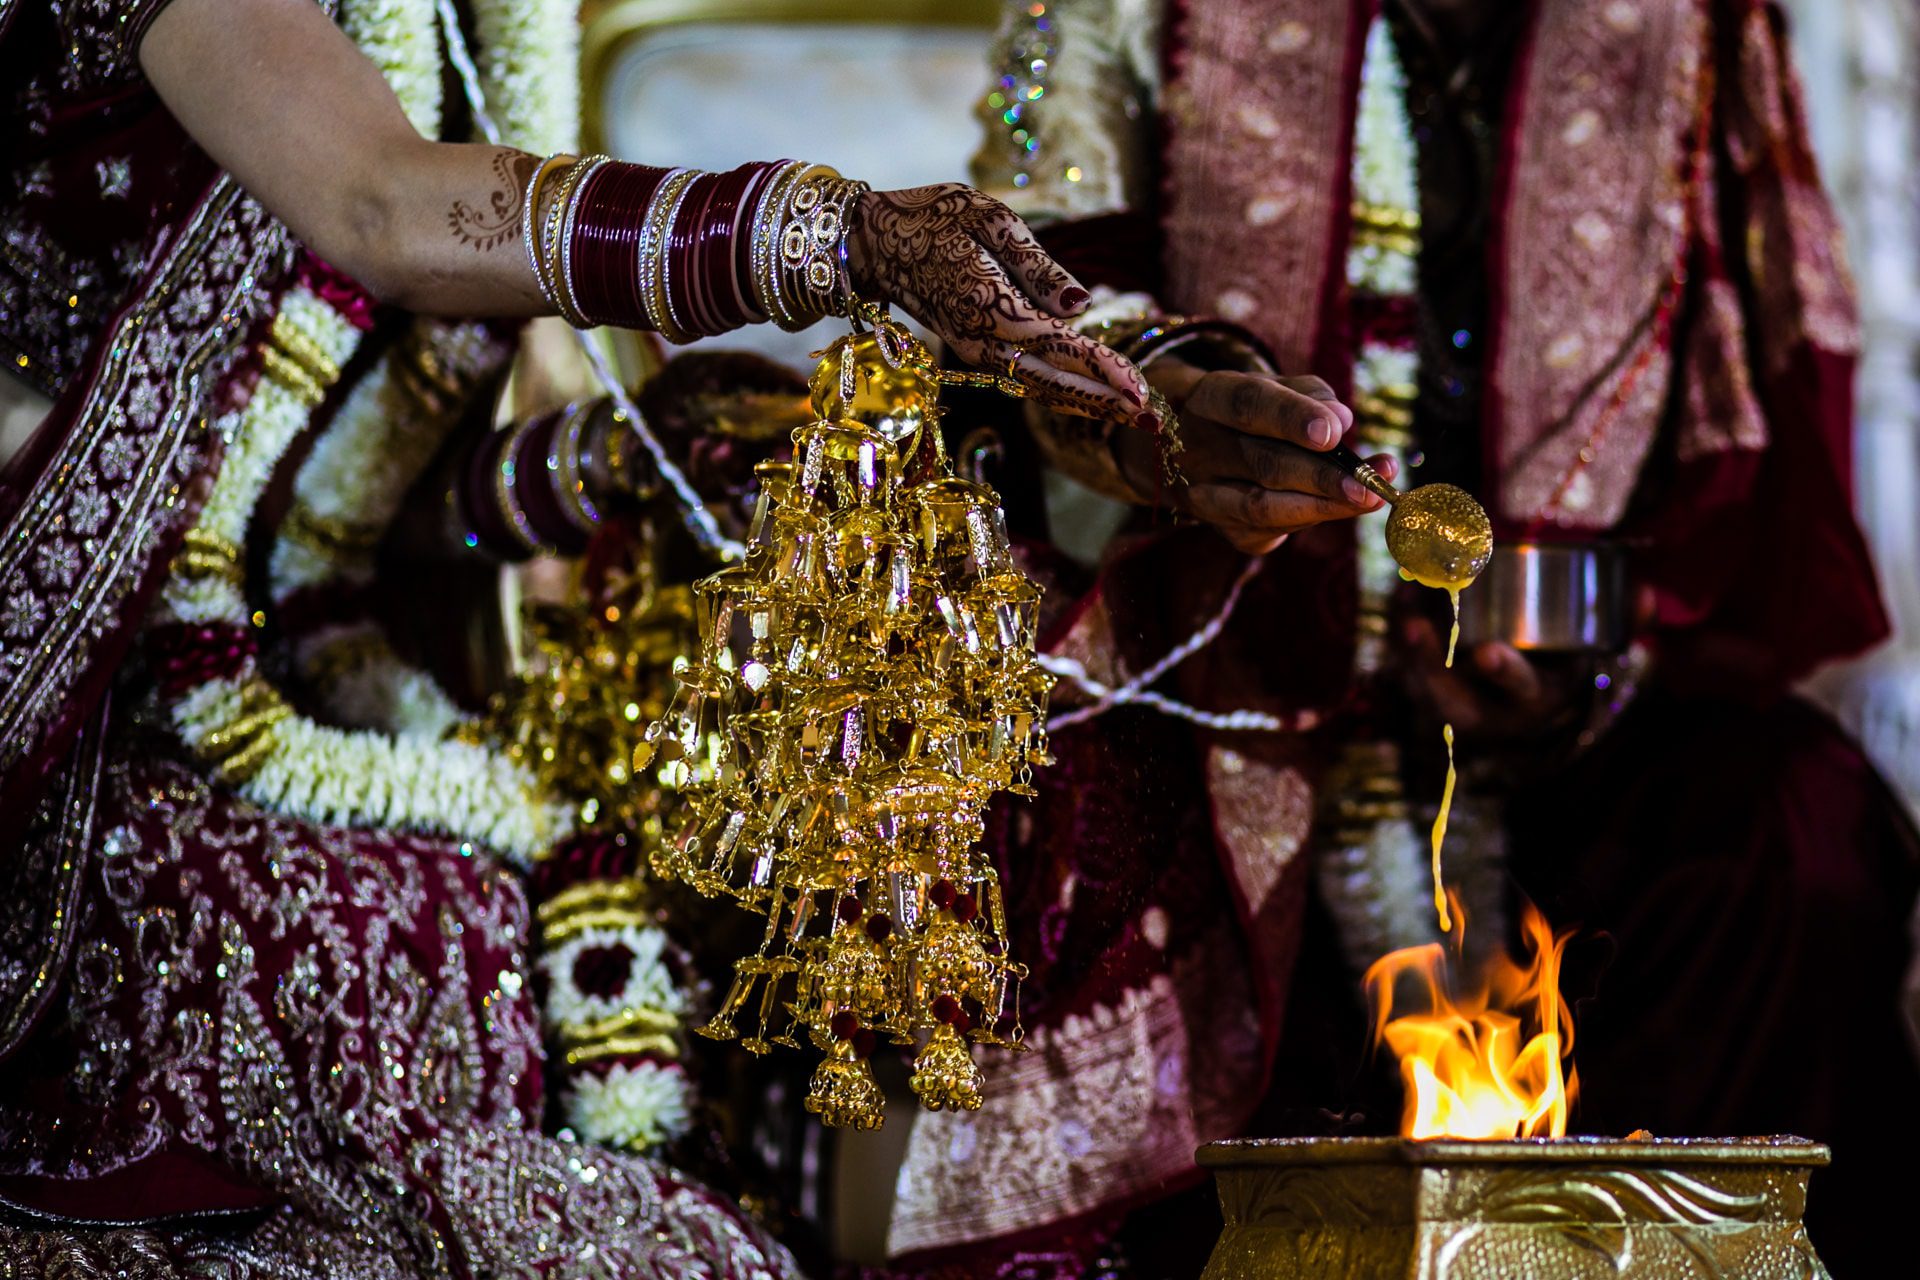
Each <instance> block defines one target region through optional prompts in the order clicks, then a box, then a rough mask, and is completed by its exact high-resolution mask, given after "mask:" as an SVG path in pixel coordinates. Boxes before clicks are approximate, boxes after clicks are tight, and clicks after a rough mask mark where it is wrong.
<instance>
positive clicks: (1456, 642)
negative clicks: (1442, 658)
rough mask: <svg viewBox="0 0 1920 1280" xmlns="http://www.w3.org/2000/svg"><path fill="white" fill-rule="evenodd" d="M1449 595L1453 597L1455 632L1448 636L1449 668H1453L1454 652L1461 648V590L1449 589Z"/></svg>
mask: <svg viewBox="0 0 1920 1280" xmlns="http://www.w3.org/2000/svg"><path fill="white" fill-rule="evenodd" d="M1447 594H1448V595H1450V596H1452V597H1453V631H1452V632H1451V633H1450V634H1449V635H1448V636H1447V666H1448V668H1449V669H1451V668H1452V666H1453V651H1454V650H1455V649H1457V648H1459V647H1460V588H1458V587H1448V588H1447Z"/></svg>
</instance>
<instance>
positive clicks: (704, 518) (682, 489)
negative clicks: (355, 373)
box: [437, 0, 747, 561]
mask: <svg viewBox="0 0 1920 1280" xmlns="http://www.w3.org/2000/svg"><path fill="white" fill-rule="evenodd" d="M437 3H438V5H439V10H440V27H441V30H442V32H443V34H444V35H445V38H446V42H447V58H448V60H449V61H451V62H452V63H453V66H454V70H456V71H458V72H459V73H460V84H461V87H462V88H464V89H465V90H466V94H467V104H468V106H469V108H470V109H471V110H472V112H473V122H474V124H476V125H478V126H479V128H480V132H481V133H482V134H484V135H486V139H487V141H488V142H491V143H493V144H494V145H495V146H499V145H500V127H499V126H498V125H497V124H495V123H494V120H493V117H492V115H490V114H489V113H488V111H487V101H486V95H485V93H483V92H482V91H481V88H480V72H479V69H478V68H476V67H475V66H474V65H473V55H472V53H471V52H469V51H468V49H467V38H466V36H465V34H463V33H462V32H461V30H460V16H459V14H458V13H456V12H455V11H454V7H453V0H437ZM574 339H575V341H577V342H578V343H579V344H580V349H581V350H582V351H584V352H585V353H586V356H587V363H588V364H590V365H592V366H593V373H594V376H595V377H596V378H598V379H599V380H600V385H601V387H602V388H603V389H605V391H606V393H607V395H608V396H609V397H611V398H612V400H613V403H614V407H615V408H617V409H618V410H619V411H620V412H621V413H622V414H623V415H625V417H626V419H627V421H628V422H629V423H631V424H632V425H633V431H634V434H635V435H637V436H639V437H640V444H641V446H642V447H643V448H645V449H646V451H647V454H648V456H650V457H651V458H652V459H653V465H654V466H655V467H656V468H658V469H659V472H660V478H661V479H663V480H665V481H666V482H667V487H668V488H670V489H672V490H673V494H674V496H675V497H676V498H678V499H679V500H680V506H681V508H682V509H683V511H684V512H685V520H686V526H687V531H688V532H689V533H691V534H692V535H693V537H694V540H695V541H696V542H698V543H699V544H700V545H701V547H703V548H704V549H706V550H707V551H710V552H712V553H713V554H714V555H716V556H718V557H720V558H721V559H722V560H729V561H731V560H741V559H744V558H745V557H746V554H747V549H746V547H745V546H744V545H743V544H741V543H739V542H736V541H734V540H733V539H732V538H729V537H727V535H726V534H724V533H722V532H721V531H720V525H719V522H718V521H716V520H715V519H714V518H713V513H712V512H711V511H708V510H707V505H706V503H705V502H703V501H701V499H700V494H699V491H698V490H696V489H695V488H694V487H693V485H692V484H691V483H690V482H689V481H688V480H687V477H686V476H685V475H684V474H683V473H682V472H681V470H680V468H679V467H676V466H675V465H674V464H673V460H672V459H671V458H669V457H668V456H667V450H666V446H664V445H662V444H661V443H660V439H659V437H658V436H656V435H654V434H653V430H652V428H650V427H648V426H647V420H646V419H645V418H643V417H642V416H641V415H640V406H639V405H637V404H635V403H634V402H633V397H631V396H629V395H628V394H627V389H626V388H625V387H624V386H622V385H621V384H620V379H619V377H618V376H616V375H615V373H614V371H613V370H612V369H611V368H609V367H608V365H607V358H606V357H605V356H604V355H602V354H601V353H600V348H598V347H596V346H595V345H594V344H593V340H592V339H591V338H590V337H588V336H587V334H586V333H584V332H581V331H578V330H576V331H575V333H574Z"/></svg>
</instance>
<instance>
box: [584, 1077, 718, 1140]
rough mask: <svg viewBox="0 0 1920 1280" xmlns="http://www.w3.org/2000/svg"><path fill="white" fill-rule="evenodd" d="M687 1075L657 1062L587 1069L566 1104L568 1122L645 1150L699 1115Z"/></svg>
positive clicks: (595, 1136) (587, 1134)
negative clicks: (692, 1104) (693, 1110)
mask: <svg viewBox="0 0 1920 1280" xmlns="http://www.w3.org/2000/svg"><path fill="white" fill-rule="evenodd" d="M690 1092H691V1091H690V1090H689V1088H688V1087H687V1078H686V1076H685V1075H684V1074H682V1072H681V1071H680V1069H679V1068H678V1067H675V1066H670V1065H668V1066H663V1065H661V1064H659V1063H656V1062H641V1063H637V1064H635V1065H633V1066H626V1065H621V1066H616V1067H614V1068H612V1069H611V1070H609V1071H608V1072H607V1073H606V1074H605V1075H595V1074H593V1073H591V1072H585V1071H583V1072H581V1073H580V1074H579V1075H577V1076H575V1077H574V1082H573V1087H572V1088H571V1089H569V1090H568V1091H567V1092H566V1095H565V1097H564V1098H563V1100H562V1105H563V1106H564V1108H565V1110H566V1116H567V1124H568V1125H569V1126H571V1127H572V1128H573V1130H574V1132H576V1133H578V1134H579V1135H580V1136H581V1137H583V1138H585V1139H586V1140H587V1141H589V1142H600V1143H605V1144H606V1145H608V1146H612V1147H628V1148H634V1149H643V1148H646V1147H651V1146H655V1145H657V1144H659V1143H661V1142H664V1141H665V1140H667V1139H668V1138H673V1137H677V1136H679V1135H680V1134H682V1133H685V1132H686V1131H687V1126H688V1125H689V1124H691V1123H692V1120H693V1117H692V1114H691V1110H690V1108H689V1106H688V1096H689V1094H690Z"/></svg>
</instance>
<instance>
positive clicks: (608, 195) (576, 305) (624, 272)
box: [520, 155, 867, 342]
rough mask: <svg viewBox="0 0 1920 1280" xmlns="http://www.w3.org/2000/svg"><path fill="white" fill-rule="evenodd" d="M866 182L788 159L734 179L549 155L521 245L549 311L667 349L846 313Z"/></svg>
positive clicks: (744, 169) (531, 184) (735, 173)
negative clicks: (852, 227)
mask: <svg viewBox="0 0 1920 1280" xmlns="http://www.w3.org/2000/svg"><path fill="white" fill-rule="evenodd" d="M866 190H867V185H866V184H865V183H863V182H853V181H850V180H848V179H846V178H842V177H841V176H840V175H839V174H838V173H835V172H834V171H833V170H832V169H829V168H827V167H826V166H825V165H816V164H808V163H806V162H805V161H798V160H783V161H778V162H775V163H761V164H748V165H742V166H741V167H740V168H738V169H734V170H732V171H731V172H728V173H702V172H699V171H697V170H693V169H654V168H649V167H647V166H645V165H637V164H624V163H621V162H620V161H617V160H609V159H608V158H607V157H605V156H586V157H581V158H576V157H573V156H567V155H556V156H549V157H548V158H547V159H546V161H545V162H543V163H542V164H541V165H540V167H539V168H538V169H536V170H534V174H533V177H532V178H531V179H529V180H528V182H527V190H526V192H525V193H524V200H523V202H522V205H521V209H522V212H521V219H522V222H521V228H520V229H521V238H522V240H523V242H524V243H525V244H526V246H527V259H528V261H529V262H530V263H531V264H532V266H533V274H534V276H535V278H536V279H538V280H539V282H540V290H541V292H542V293H543V294H545V295H546V299H547V301H548V303H550V304H551V305H552V306H553V308H554V310H556V311H558V312H559V313H560V314H561V315H562V316H563V317H565V318H566V320H567V321H568V322H569V323H571V324H573V325H575V326H576V327H578V328H583V329H584V328H589V327H591V326H594V325H617V326H619V327H621V328H626V329H651V330H653V331H654V332H656V333H658V334H660V335H661V336H662V337H664V338H666V339H667V340H668V341H670V342H691V341H693V340H694V339H695V338H701V337H708V336H711V335H713V334H719V333H725V332H727V331H728V330H730V329H737V328H739V327H741V326H742V325H747V324H758V323H762V322H764V321H769V320H770V321H772V322H773V323H775V324H777V325H779V326H780V327H781V328H783V329H787V330H790V331H793V330H800V329H804V328H806V327H808V326H809V325H811V324H813V323H814V322H815V321H817V320H820V319H822V318H823V317H825V316H829V315H834V314H837V313H839V312H840V311H842V310H843V308H844V306H845V304H846V300H847V298H848V297H849V296H850V295H851V288H850V286H849V284H848V281H847V279H846V272H845V267H846V239H847V227H848V221H849V218H850V216H851V214H852V212H853V206H854V203H855V201H857V200H858V199H859V197H860V195H861V193H862V192H864V191H866Z"/></svg>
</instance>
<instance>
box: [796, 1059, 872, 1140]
mask: <svg viewBox="0 0 1920 1280" xmlns="http://www.w3.org/2000/svg"><path fill="white" fill-rule="evenodd" d="M886 1105H887V1100H886V1097H885V1095H883V1094H882V1093H881V1092H880V1086H879V1085H878V1084H877V1083H875V1081H874V1078H873V1068H872V1067H871V1066H869V1065H868V1064H867V1060H866V1059H865V1058H862V1057H860V1056H859V1055H858V1054H856V1053H854V1051H853V1045H852V1044H851V1043H850V1042H848V1041H846V1040H838V1041H835V1042H834V1046H833V1049H832V1051H831V1052H829V1053H828V1054H827V1056H826V1057H825V1058H823V1059H821V1062H820V1066H819V1068H818V1069H817V1070H816V1071H815V1072H814V1073H813V1086H812V1088H810V1089H808V1090H807V1110H808V1111H810V1112H812V1113H813V1114H814V1115H816V1116H819V1117H820V1123H821V1124H825V1125H831V1126H832V1127H834V1128H836V1129H878V1128H879V1127H880V1125H881V1122H882V1121H883V1120H885V1119H886V1116H885V1110H886Z"/></svg>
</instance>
